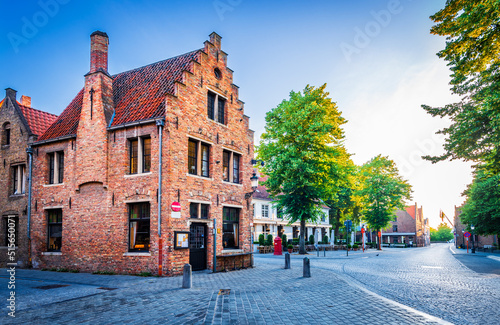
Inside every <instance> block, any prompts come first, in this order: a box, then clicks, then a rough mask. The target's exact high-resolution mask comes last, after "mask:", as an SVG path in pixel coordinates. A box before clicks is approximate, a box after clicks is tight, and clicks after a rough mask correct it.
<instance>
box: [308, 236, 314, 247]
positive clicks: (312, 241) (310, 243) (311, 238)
mask: <svg viewBox="0 0 500 325" xmlns="http://www.w3.org/2000/svg"><path fill="white" fill-rule="evenodd" d="M309 245H314V235H310V236H309Z"/></svg>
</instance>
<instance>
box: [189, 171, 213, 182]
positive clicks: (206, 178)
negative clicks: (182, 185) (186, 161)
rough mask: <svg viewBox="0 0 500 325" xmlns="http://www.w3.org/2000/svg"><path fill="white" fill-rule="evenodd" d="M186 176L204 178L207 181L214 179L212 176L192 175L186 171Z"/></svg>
mask: <svg viewBox="0 0 500 325" xmlns="http://www.w3.org/2000/svg"><path fill="white" fill-rule="evenodd" d="M186 175H187V176H190V177H194V178H199V179H205V180H207V181H213V180H214V179H213V178H212V177H205V176H199V175H193V174H190V173H186Z"/></svg>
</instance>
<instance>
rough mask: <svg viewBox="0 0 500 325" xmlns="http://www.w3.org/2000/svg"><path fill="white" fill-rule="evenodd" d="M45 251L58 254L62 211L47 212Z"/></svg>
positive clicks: (60, 240) (60, 242)
mask: <svg viewBox="0 0 500 325" xmlns="http://www.w3.org/2000/svg"><path fill="white" fill-rule="evenodd" d="M47 221H48V222H47V224H48V231H47V233H48V243H47V251H49V252H60V251H61V244H62V209H51V210H47Z"/></svg>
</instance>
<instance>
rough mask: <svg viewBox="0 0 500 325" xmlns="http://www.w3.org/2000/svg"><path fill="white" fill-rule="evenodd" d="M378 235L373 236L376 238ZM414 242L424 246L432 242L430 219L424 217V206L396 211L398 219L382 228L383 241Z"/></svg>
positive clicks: (389, 242)
mask: <svg viewBox="0 0 500 325" xmlns="http://www.w3.org/2000/svg"><path fill="white" fill-rule="evenodd" d="M375 237H376V235H375V236H374V237H373V238H375ZM410 242H411V243H412V244H413V246H417V247H423V246H428V245H429V244H430V228H429V220H428V219H424V216H423V211H422V207H420V208H419V207H418V206H417V203H415V205H410V206H407V207H406V208H405V209H404V210H398V211H396V219H395V220H394V221H391V226H390V227H388V228H386V229H383V230H382V243H388V244H410Z"/></svg>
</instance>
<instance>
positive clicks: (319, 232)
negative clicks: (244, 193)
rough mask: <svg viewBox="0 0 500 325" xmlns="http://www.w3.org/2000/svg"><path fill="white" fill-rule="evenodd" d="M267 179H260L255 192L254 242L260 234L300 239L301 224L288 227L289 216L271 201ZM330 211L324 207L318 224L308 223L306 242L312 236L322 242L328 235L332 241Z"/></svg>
mask: <svg viewBox="0 0 500 325" xmlns="http://www.w3.org/2000/svg"><path fill="white" fill-rule="evenodd" d="M266 179H267V177H263V178H260V179H259V184H260V185H259V186H258V187H257V190H256V191H255V193H254V195H253V199H252V205H253V211H254V215H253V229H254V230H253V237H254V241H257V240H258V239H259V235H260V234H264V235H265V236H266V237H267V235H273V237H276V236H280V237H281V236H282V235H283V234H285V235H286V237H287V239H293V238H299V236H300V222H294V223H293V224H291V225H288V220H287V216H286V215H285V214H283V213H282V212H280V211H278V210H277V209H276V206H275V204H274V203H273V201H272V200H271V198H270V196H269V193H268V192H267V189H266V188H265V187H264V185H262V183H263V182H264V181H265V180H266ZM329 211H330V209H329V208H328V207H326V206H322V212H323V213H322V217H321V219H320V220H319V221H318V222H317V223H312V222H307V223H306V233H305V235H306V236H305V240H306V241H307V240H309V236H310V235H314V236H315V239H317V240H318V241H322V240H323V237H324V236H325V235H326V236H328V239H329V240H330V228H331V225H330V222H329V216H328V212H329Z"/></svg>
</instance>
